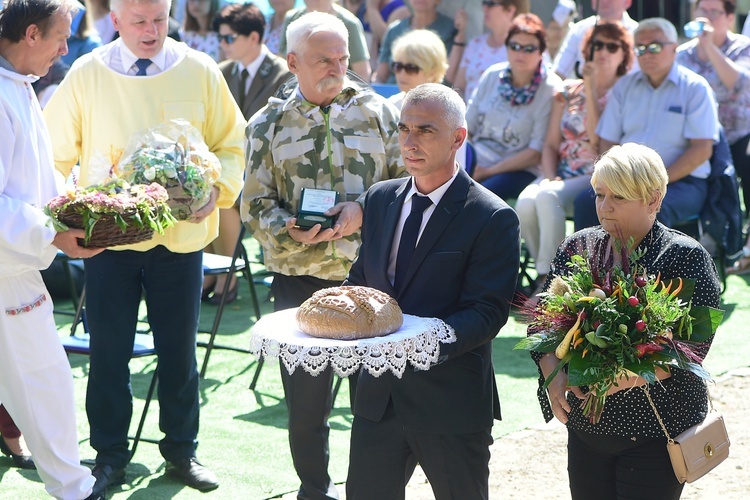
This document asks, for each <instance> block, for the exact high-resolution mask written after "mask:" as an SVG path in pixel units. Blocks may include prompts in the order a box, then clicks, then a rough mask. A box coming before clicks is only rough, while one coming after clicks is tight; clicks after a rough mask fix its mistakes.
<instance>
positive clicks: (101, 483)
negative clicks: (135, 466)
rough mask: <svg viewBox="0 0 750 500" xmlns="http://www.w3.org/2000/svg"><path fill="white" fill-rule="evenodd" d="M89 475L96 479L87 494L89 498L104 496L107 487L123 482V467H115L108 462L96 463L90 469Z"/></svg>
mask: <svg viewBox="0 0 750 500" xmlns="http://www.w3.org/2000/svg"><path fill="white" fill-rule="evenodd" d="M91 475H92V476H94V479H96V482H95V483H94V489H93V491H92V492H91V496H89V498H91V499H96V498H100V497H101V498H104V495H105V493H106V492H107V488H109V487H110V486H117V485H118V484H122V483H124V482H125V469H124V468H123V469H115V468H114V467H112V466H111V465H108V464H97V465H96V466H95V467H94V470H92V471H91Z"/></svg>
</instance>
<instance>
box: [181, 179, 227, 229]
mask: <svg viewBox="0 0 750 500" xmlns="http://www.w3.org/2000/svg"><path fill="white" fill-rule="evenodd" d="M218 198H219V188H217V187H216V186H214V187H212V188H211V197H210V198H209V199H208V203H206V204H205V205H203V207H201V209H200V210H198V211H197V212H195V213H194V214H193V215H191V216H190V218H189V219H188V222H192V223H193V224H198V223H200V222H203V220H204V219H205V218H206V217H208V216H209V215H211V212H213V211H214V210H215V209H216V200H217V199H218Z"/></svg>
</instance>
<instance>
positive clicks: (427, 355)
mask: <svg viewBox="0 0 750 500" xmlns="http://www.w3.org/2000/svg"><path fill="white" fill-rule="evenodd" d="M455 340H456V334H455V332H454V331H453V329H452V328H451V327H449V326H448V325H447V324H445V323H444V322H443V321H441V320H440V319H437V318H421V317H418V316H412V315H409V314H403V313H402V311H401V309H400V308H399V306H398V304H397V303H396V301H395V300H394V299H393V298H391V297H390V296H388V295H387V294H385V293H383V292H381V291H379V290H375V289H373V288H367V287H357V286H351V287H344V286H342V287H333V288H326V289H324V290H320V291H318V292H316V293H315V294H313V296H312V297H310V299H308V300H307V301H305V303H303V304H302V306H300V307H299V308H293V309H286V310H283V311H278V312H275V313H273V314H269V315H266V316H263V317H262V318H261V319H260V320H259V321H258V323H256V324H255V326H254V327H253V329H252V330H251V350H252V352H253V353H254V354H255V355H256V356H259V357H261V356H262V357H264V358H265V359H267V360H268V359H279V360H281V362H282V363H283V364H284V366H285V367H286V369H287V370H288V371H289V373H292V372H294V370H296V369H297V368H300V367H301V368H302V369H304V370H305V371H306V372H308V373H310V374H312V375H317V374H319V373H320V372H322V371H323V370H325V369H326V368H327V367H328V366H329V365H330V366H331V367H333V370H334V372H335V373H336V374H337V375H339V376H342V377H346V376H349V375H351V374H353V373H355V372H356V371H357V370H359V369H360V368H364V369H365V370H367V371H368V372H370V373H371V374H372V375H374V376H379V375H381V374H383V373H385V372H387V371H390V372H391V373H393V374H394V375H395V376H397V377H399V378H400V377H401V375H402V374H403V373H404V370H405V369H406V365H407V364H410V365H412V366H413V367H414V368H416V369H418V370H427V369H429V367H430V366H431V365H432V364H434V363H435V362H436V361H437V359H438V357H439V355H440V344H444V343H451V342H455Z"/></svg>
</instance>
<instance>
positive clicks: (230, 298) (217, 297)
mask: <svg viewBox="0 0 750 500" xmlns="http://www.w3.org/2000/svg"><path fill="white" fill-rule="evenodd" d="M239 290H240V280H239V279H237V278H235V281H234V286H230V287H229V290H227V298H226V299H225V300H224V305H227V304H230V303H232V302H234V301H235V300H237V292H239ZM223 296H224V294H223V293H219V292H214V294H213V295H212V296H211V298H210V299H208V303H209V304H211V305H214V306H218V305H219V304H221V298H222V297H223Z"/></svg>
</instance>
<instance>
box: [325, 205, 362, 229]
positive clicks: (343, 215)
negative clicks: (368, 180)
mask: <svg viewBox="0 0 750 500" xmlns="http://www.w3.org/2000/svg"><path fill="white" fill-rule="evenodd" d="M325 214H326V215H328V216H330V217H333V216H337V218H336V224H335V225H334V226H333V229H334V230H335V232H336V236H337V237H338V238H343V237H344V236H349V235H350V234H354V233H356V232H357V231H359V228H360V227H362V215H363V214H362V206H361V205H360V204H359V203H357V202H356V201H344V202H341V203H337V204H336V205H334V206H333V207H331V208H329V209H328V210H326V213H325Z"/></svg>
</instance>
